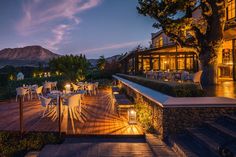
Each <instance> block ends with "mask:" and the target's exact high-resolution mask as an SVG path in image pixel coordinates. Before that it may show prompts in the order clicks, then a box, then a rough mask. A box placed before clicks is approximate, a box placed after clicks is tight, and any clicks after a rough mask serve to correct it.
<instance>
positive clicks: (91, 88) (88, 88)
mask: <svg viewBox="0 0 236 157" xmlns="http://www.w3.org/2000/svg"><path fill="white" fill-rule="evenodd" d="M87 93H88V94H89V95H90V96H91V95H92V94H94V85H93V84H88V86H87Z"/></svg>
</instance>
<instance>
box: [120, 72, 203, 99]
mask: <svg viewBox="0 0 236 157" xmlns="http://www.w3.org/2000/svg"><path fill="white" fill-rule="evenodd" d="M116 75H117V76H120V77H122V78H124V79H127V80H130V81H132V82H135V83H138V84H140V85H143V86H146V87H149V88H151V89H154V90H156V91H159V92H161V93H164V94H166V95H169V96H173V97H202V96H206V93H205V92H204V91H203V90H202V89H200V87H199V86H198V85H196V84H194V83H191V82H186V83H178V82H164V81H159V80H150V79H147V78H144V77H140V76H130V75H125V74H116Z"/></svg>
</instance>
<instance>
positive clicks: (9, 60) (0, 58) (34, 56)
mask: <svg viewBox="0 0 236 157" xmlns="http://www.w3.org/2000/svg"><path fill="white" fill-rule="evenodd" d="M58 56H59V55H58V54H55V53H53V52H51V51H49V50H47V49H45V48H43V47H41V46H26V47H23V48H6V49H3V50H1V51H0V67H4V66H6V65H13V66H38V64H39V63H43V64H44V63H47V62H48V61H49V60H50V59H52V58H55V57H58Z"/></svg>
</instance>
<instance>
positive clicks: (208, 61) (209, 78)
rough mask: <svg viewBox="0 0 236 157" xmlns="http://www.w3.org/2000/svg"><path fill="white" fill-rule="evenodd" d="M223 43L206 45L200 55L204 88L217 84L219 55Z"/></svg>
mask: <svg viewBox="0 0 236 157" xmlns="http://www.w3.org/2000/svg"><path fill="white" fill-rule="evenodd" d="M220 45H221V43H220V42H219V43H217V44H216V45H211V46H210V45H206V46H205V47H204V49H202V51H203V52H201V53H200V62H201V68H202V70H203V73H202V77H201V83H202V85H203V86H210V85H215V84H217V79H218V73H217V71H218V66H217V64H218V55H219V53H220V52H221V46H220Z"/></svg>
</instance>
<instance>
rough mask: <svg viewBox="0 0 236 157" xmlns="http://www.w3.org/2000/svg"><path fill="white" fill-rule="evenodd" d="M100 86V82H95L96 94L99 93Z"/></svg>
mask: <svg viewBox="0 0 236 157" xmlns="http://www.w3.org/2000/svg"><path fill="white" fill-rule="evenodd" d="M98 86H99V82H95V83H94V92H95V94H97V93H98V92H99V91H98Z"/></svg>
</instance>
